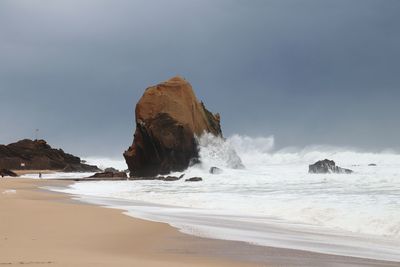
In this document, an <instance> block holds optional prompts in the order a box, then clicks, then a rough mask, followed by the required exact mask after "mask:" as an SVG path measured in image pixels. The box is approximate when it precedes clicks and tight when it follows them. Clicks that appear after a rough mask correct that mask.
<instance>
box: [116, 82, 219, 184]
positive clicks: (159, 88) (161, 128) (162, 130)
mask: <svg viewBox="0 0 400 267" xmlns="http://www.w3.org/2000/svg"><path fill="white" fill-rule="evenodd" d="M135 115H136V117H135V120H136V131H135V134H134V140H133V144H132V146H131V147H129V148H128V150H127V151H125V152H124V157H125V160H126V163H127V165H128V168H129V170H130V175H131V176H132V177H151V176H156V175H158V174H166V173H169V172H172V171H183V170H185V169H186V168H187V167H188V166H189V164H190V163H191V162H192V163H193V162H195V159H198V157H199V155H198V145H197V143H196V140H195V135H197V136H200V135H201V134H203V133H204V132H206V133H211V134H213V135H215V136H222V132H221V127H220V117H219V115H218V114H212V113H211V112H209V111H208V110H207V109H206V107H205V106H204V104H203V103H202V102H199V101H198V100H197V98H196V95H195V94H194V92H193V89H192V86H191V85H190V84H189V83H188V82H187V81H186V80H185V79H183V78H181V77H174V78H172V79H170V80H168V81H165V82H163V83H161V84H158V85H156V86H152V87H149V88H147V89H146V91H145V92H144V94H143V96H142V98H141V99H140V100H139V102H138V103H137V105H136V109H135Z"/></svg>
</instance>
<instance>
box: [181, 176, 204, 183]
mask: <svg viewBox="0 0 400 267" xmlns="http://www.w3.org/2000/svg"><path fill="white" fill-rule="evenodd" d="M200 181H203V178H201V177H192V178H189V179H186V180H185V182H200Z"/></svg>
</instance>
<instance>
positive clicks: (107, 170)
mask: <svg viewBox="0 0 400 267" xmlns="http://www.w3.org/2000/svg"><path fill="white" fill-rule="evenodd" d="M104 172H112V173H117V172H119V170H117V169H115V168H112V167H109V168H105V169H104Z"/></svg>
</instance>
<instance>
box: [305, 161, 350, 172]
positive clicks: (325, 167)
mask: <svg viewBox="0 0 400 267" xmlns="http://www.w3.org/2000/svg"><path fill="white" fill-rule="evenodd" d="M308 172H309V173H345V174H350V173H352V172H353V171H352V170H349V169H345V168H340V167H338V166H336V163H335V162H334V161H333V160H328V159H325V160H320V161H317V162H316V163H314V164H312V165H309V166H308Z"/></svg>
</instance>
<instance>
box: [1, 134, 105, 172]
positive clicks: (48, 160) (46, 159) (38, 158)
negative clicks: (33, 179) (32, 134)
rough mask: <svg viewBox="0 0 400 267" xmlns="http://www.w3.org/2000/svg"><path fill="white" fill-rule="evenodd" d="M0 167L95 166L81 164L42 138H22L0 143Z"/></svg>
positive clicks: (72, 168)
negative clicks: (4, 143) (3, 143)
mask: <svg viewBox="0 0 400 267" xmlns="http://www.w3.org/2000/svg"><path fill="white" fill-rule="evenodd" d="M0 168H4V169H11V170H64V171H71V172H75V171H82V172H83V171H87V172H96V171H99V169H98V168H97V167H96V166H92V165H87V164H82V163H81V159H80V158H78V157H75V156H73V155H70V154H67V153H65V152H64V151H63V150H62V149H54V148H51V147H50V146H49V145H48V144H47V143H46V141H44V140H29V139H24V140H21V141H18V142H16V143H12V144H9V145H0Z"/></svg>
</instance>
